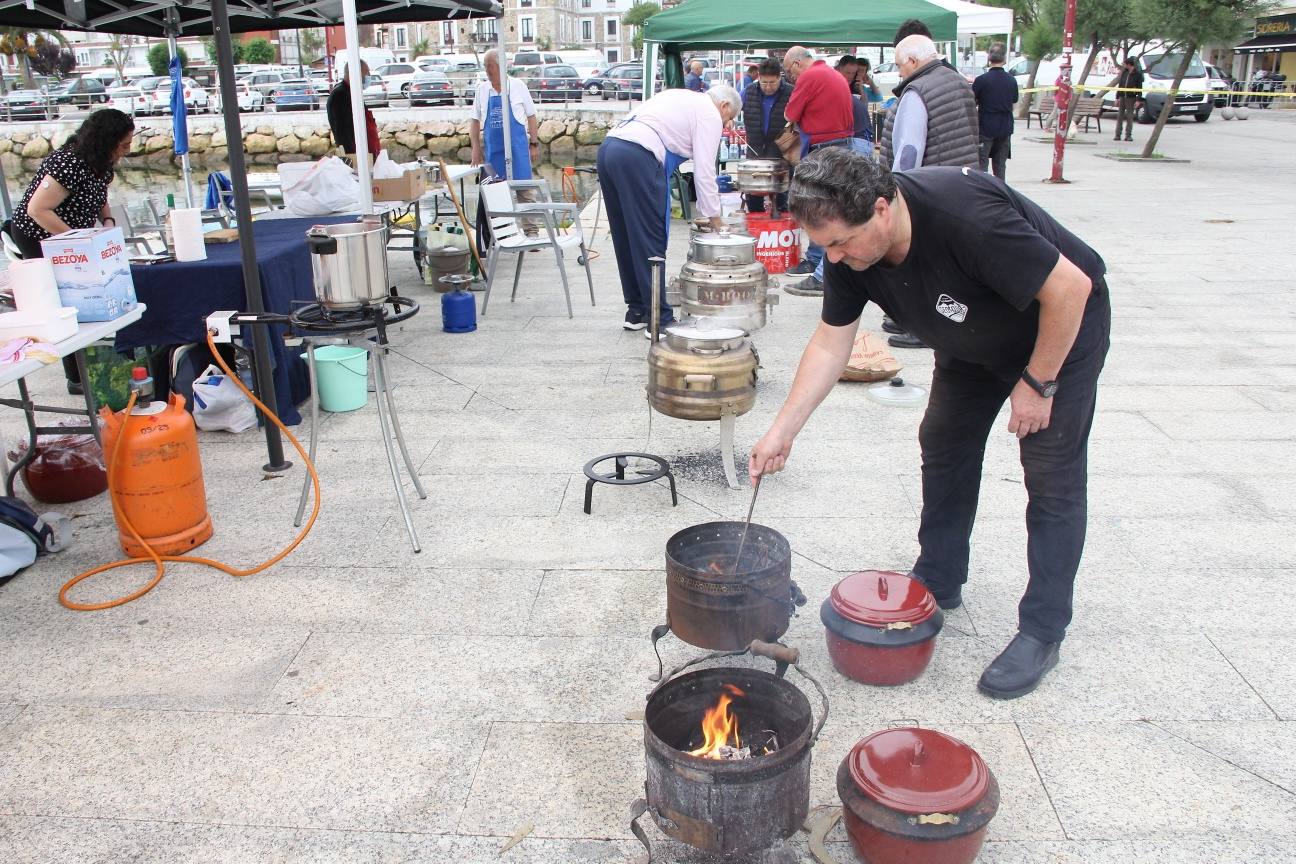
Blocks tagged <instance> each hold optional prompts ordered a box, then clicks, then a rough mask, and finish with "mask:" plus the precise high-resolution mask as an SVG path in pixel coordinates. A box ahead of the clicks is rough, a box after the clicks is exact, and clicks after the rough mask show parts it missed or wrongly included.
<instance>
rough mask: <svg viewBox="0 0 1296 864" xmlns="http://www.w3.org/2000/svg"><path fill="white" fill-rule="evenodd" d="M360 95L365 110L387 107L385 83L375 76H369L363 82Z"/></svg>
mask: <svg viewBox="0 0 1296 864" xmlns="http://www.w3.org/2000/svg"><path fill="white" fill-rule="evenodd" d="M362 95H363V96H364V104H365V107H366V108H377V107H383V108H385V107H387V82H385V81H383V79H381V78H379V77H378V76H377V75H369V76H368V77H367V78H365V80H364V90H363V91H362Z"/></svg>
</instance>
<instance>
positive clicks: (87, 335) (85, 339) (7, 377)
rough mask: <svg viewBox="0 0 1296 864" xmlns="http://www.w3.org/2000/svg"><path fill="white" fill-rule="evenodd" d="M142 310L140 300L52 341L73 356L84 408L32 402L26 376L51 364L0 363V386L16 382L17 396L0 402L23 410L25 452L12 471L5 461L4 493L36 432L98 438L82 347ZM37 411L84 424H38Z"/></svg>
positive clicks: (27, 458) (27, 457)
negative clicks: (78, 418)
mask: <svg viewBox="0 0 1296 864" xmlns="http://www.w3.org/2000/svg"><path fill="white" fill-rule="evenodd" d="M146 309H147V307H146V306H145V305H144V304H143V303H139V304H137V305H136V306H135V308H134V309H132V310H131V311H129V312H127V313H125V314H124V315H120V316H118V317H116V318H114V319H113V320H111V321H93V322H87V323H85V324H81V325H79V326H78V327H77V332H76V333H75V334H74V335H72V336H69V337H68V338H66V339H64V340H63V341H62V342H55V343H53V347H54V350H55V351H56V352H57V353H58V356H59V357H60V358H62V357H67V356H69V355H72V356H73V357H75V358H76V365H77V371H78V372H79V373H80V375H81V387H82V390H83V391H84V393H85V407H84V408H63V407H58V406H49V405H37V404H35V403H34V402H32V400H31V394H30V393H28V391H27V376H28V375H31V374H32V373H34V372H37V371H39V370H41V369H44V368H46V367H47V366H49V365H52V364H48V363H42V362H41V361H40V360H36V359H33V358H28V359H26V360H23V361H22V362H21V363H10V364H7V365H4V366H0V387H3V386H6V385H8V384H12V383H14V382H17V383H18V397H19V398H17V399H8V398H4V399H0V405H4V406H7V407H9V408H18V409H20V410H21V411H22V412H23V418H24V419H25V420H26V422H27V452H26V453H25V454H23V458H22V459H20V460H19V461H18V463H17V464H16V465H14V466H13V468H12V470H8V469H7V460H6V470H5V494H6V495H13V494H14V477H15V476H17V474H18V472H19V471H20V470H21V469H22V468H23V467H24V466H25V465H27V463H29V462H31V460H33V459H35V458H36V436H37V435H65V434H67V433H69V432H89V433H90V434H92V435H94V437H95V440H96V441H98V440H99V424H98V422H96V420H95V417H96V415H97V414H98V413H99V404H98V402H96V401H95V397H94V389H93V388H92V387H91V386H90V379H89V375H88V374H87V371H86V362H85V349H86V348H87V347H89V346H90V345H92V344H94V343H95V342H98V341H99V340H100V339H107V338H108V337H109V336H112V335H114V334H115V333H116V332H117V331H118V330H120V329H122V328H123V327H126V326H128V325H130V324H134V323H135V322H136V321H138V320H140V318H141V317H142V316H143V315H144V312H145V310H146ZM38 413H40V414H71V415H73V416H83V417H85V418H86V421H87V423H86V425H85V426H40V425H38V424H37V422H36V415H37V414H38Z"/></svg>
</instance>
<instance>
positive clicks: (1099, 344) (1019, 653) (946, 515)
mask: <svg viewBox="0 0 1296 864" xmlns="http://www.w3.org/2000/svg"><path fill="white" fill-rule="evenodd" d="M791 204H792V212H793V214H794V215H795V216H796V217H797V219H798V220H799V221H800V222H801V225H802V226H803V227H804V228H805V230H806V231H807V232H808V233H809V234H810V236H811V238H812V239H813V240H814V242H816V243H819V244H822V245H823V247H824V250H825V255H826V256H827V260H828V261H829V262H830V264H829V265H828V266H827V267H826V268H825V273H824V275H825V279H824V285H825V290H824V305H823V313H822V317H821V321H820V323H819V326H818V328H817V329H816V330H815V333H814V335H813V336H812V337H811V339H810V344H809V345H808V346H807V347H806V350H805V353H804V354H803V355H802V358H801V363H800V366H799V367H798V368H797V374H796V380H795V381H794V382H793V385H792V391H791V393H790V394H789V395H788V398H787V401H786V402H785V403H784V405H783V408H782V409H781V410H780V411H779V414H778V417H777V418H776V419H775V421H774V423H773V425H772V426H771V427H770V430H769V431H768V432H767V433H766V434H765V436H764V437H763V438H761V440H760V441H758V442H757V443H756V446H755V447H754V448H753V449H752V453H751V459H750V463H749V466H748V471H749V472H750V474H751V476H752V478H753V481H754V480H755V479H756V478H758V477H759V476H760V475H761V474H764V473H770V472H773V471H779V470H781V469H782V468H783V466H784V463H785V462H786V460H787V458H788V454H789V453H790V451H791V449H792V442H793V439H794V438H795V437H796V435H797V433H798V432H800V430H801V428H802V427H803V426H804V425H805V423H806V421H807V420H808V419H809V417H810V414H811V413H812V412H813V411H814V409H815V408H816V407H817V406H818V405H819V403H820V402H821V401H822V400H823V399H824V397H825V396H827V395H828V392H829V391H830V390H831V389H832V387H833V385H834V384H835V383H836V381H837V378H838V376H839V375H840V373H841V370H842V369H843V367H844V366H845V365H846V361H847V359H848V358H849V357H850V353H851V346H852V344H853V342H854V339H855V333H856V329H857V328H858V325H859V317H860V313H861V311H862V310H863V309H864V306H865V304H867V303H868V302H869V301H870V300H871V301H873V302H874V303H876V304H878V306H880V307H881V308H882V311H883V312H885V313H886V314H888V315H889V316H891V317H892V318H893V319H895V321H896V322H897V323H899V324H900V325H901V326H903V327H904V328H905V329H906V330H908V331H909V332H911V333H914V334H915V335H917V336H918V337H920V338H921V339H922V340H923V341H925V342H927V343H928V344H929V345H931V346H932V347H933V348H934V349H935V355H936V368H935V371H934V373H933V376H932V388H931V396H930V400H929V402H928V405H927V412H926V414H925V415H924V417H923V421H922V425H921V427H920V429H919V432H918V440H919V444H920V446H921V449H922V476H923V508H922V519H921V523H920V525H919V528H918V542H919V546H920V550H921V551H920V553H919V556H918V560H917V562H916V563H915V564H914V567H913V575H914V577H915V578H917V579H919V580H921V581H922V582H923V583H924V584H926V585H927V587H928V588H929V589H931V592H932V594H933V595H935V597H936V600H937V602H938V603H939V604H940V605H941V607H942V608H945V609H953V608H956V607H958V606H959V605H960V603H961V601H962V586H963V584H964V583H965V582H966V581H967V575H968V555H969V539H970V537H971V534H972V524H973V521H974V519H975V516H976V508H977V497H978V492H979V489H980V483H981V462H982V459H983V457H984V454H985V443H986V439H987V437H988V436H989V434H990V430H991V427H992V426H993V425H994V421H995V417H996V416H997V415H998V413H999V409H1000V408H1001V407H1002V405H1003V403H1004V401H1005V400H1009V401H1010V404H1011V408H1012V413H1011V417H1010V419H1009V421H1008V431H1009V432H1011V433H1013V434H1014V435H1016V436H1017V438H1018V439H1019V442H1020V448H1021V462H1022V469H1023V473H1024V479H1025V485H1026V490H1027V492H1028V494H1029V503H1028V504H1027V507H1026V530H1027V537H1028V543H1027V565H1028V569H1029V572H1030V580H1029V583H1028V585H1027V588H1026V593H1025V595H1024V596H1023V598H1022V601H1021V604H1020V606H1019V607H1018V613H1019V622H1018V629H1019V632H1018V634H1017V636H1016V637H1014V639H1013V640H1012V642H1011V643H1010V644H1009V645H1008V647H1007V648H1006V649H1004V651H1003V653H1001V654H1000V655H999V656H998V657H997V658H995V660H994V662H993V663H991V664H990V666H989V667H987V669H986V670H985V673H984V674H983V675H982V676H981V680H980V683H979V686H980V688H981V690H982V691H983V692H985V693H987V694H988V695H990V696H994V697H997V698H1004V699H1010V698H1015V697H1017V696H1021V695H1024V694H1026V693H1029V692H1030V691H1031V690H1033V689H1035V687H1036V685H1038V684H1039V681H1040V679H1041V678H1042V677H1043V676H1044V674H1045V673H1046V672H1047V671H1048V670H1049V669H1051V668H1052V667H1053V666H1054V665H1056V663H1057V660H1058V647H1059V644H1060V643H1061V641H1062V638H1063V636H1064V635H1065V632H1066V627H1067V625H1068V624H1069V623H1070V621H1071V600H1072V593H1073V589H1074V585H1075V575H1076V570H1077V568H1078V567H1079V565H1080V555H1081V552H1082V551H1083V549H1084V537H1085V523H1086V505H1087V499H1086V481H1087V474H1088V472H1087V462H1086V450H1087V446H1088V439H1089V429H1090V426H1091V425H1092V423H1093V415H1094V403H1095V396H1096V391H1097V383H1098V374H1099V372H1101V370H1102V366H1103V361H1104V359H1105V358H1106V355H1107V347H1108V343H1109V338H1108V337H1109V333H1110V330H1111V307H1110V305H1109V303H1108V298H1107V286H1106V283H1105V281H1104V279H1103V276H1104V273H1105V272H1106V266H1105V265H1104V263H1103V260H1102V258H1100V257H1099V256H1098V253H1096V252H1094V251H1093V250H1092V249H1090V248H1089V247H1088V246H1086V245H1085V244H1084V243H1083V242H1082V241H1081V240H1080V239H1079V238H1077V237H1076V236H1075V235H1073V234H1072V233H1070V232H1069V231H1067V230H1066V229H1065V228H1063V227H1062V226H1061V225H1059V224H1058V223H1057V222H1056V221H1055V220H1054V219H1053V218H1052V217H1051V216H1049V215H1048V214H1047V213H1045V212H1044V211H1043V210H1042V209H1041V208H1040V207H1039V206H1038V205H1036V204H1034V203H1033V202H1031V201H1029V200H1027V199H1026V198H1023V197H1022V196H1021V195H1019V194H1017V193H1016V192H1014V191H1013V190H1012V189H1010V188H1008V187H1007V186H1005V185H1004V184H1003V183H1000V182H999V181H997V180H995V179H993V178H991V177H990V176H988V175H986V174H984V173H981V172H979V171H974V170H970V169H967V168H953V167H933V168H918V169H914V170H912V171H906V172H904V173H901V174H895V175H892V174H891V172H890V171H889V170H888V169H887V167H886V166H882V165H878V164H877V163H875V162H874V161H873V160H871V159H868V158H866V157H863V156H857V155H855V154H852V153H849V152H848V151H845V150H839V149H825V150H823V151H821V152H818V153H815V154H812V155H811V157H810V158H809V159H807V160H804V161H802V163H801V164H800V165H799V166H797V172H796V176H795V177H794V178H793V182H792V189H791Z"/></svg>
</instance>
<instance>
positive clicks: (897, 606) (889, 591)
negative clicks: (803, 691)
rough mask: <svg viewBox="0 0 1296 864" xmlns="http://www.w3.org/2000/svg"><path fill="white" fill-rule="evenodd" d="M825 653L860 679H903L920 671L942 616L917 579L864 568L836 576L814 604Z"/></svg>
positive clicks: (885, 682) (890, 681)
mask: <svg viewBox="0 0 1296 864" xmlns="http://www.w3.org/2000/svg"><path fill="white" fill-rule="evenodd" d="M819 619H820V620H821V621H823V625H824V628H825V629H826V631H827V639H828V656H829V657H830V658H831V659H832V663H833V666H835V667H836V668H837V671H838V672H840V673H842V674H843V675H845V676H846V677H847V678H851V679H854V680H855V681H859V682H860V683H862V684H877V685H895V684H905V683H908V682H910V681H912V680H914V679H915V678H917V677H918V676H919V675H921V674H922V673H923V670H925V669H926V668H927V664H928V663H929V662H930V661H931V658H932V652H933V651H934V650H935V649H936V634H938V633H940V631H941V627H943V626H944V624H945V616H944V615H943V614H942V613H941V610H940V607H939V606H937V605H936V598H934V597H933V596H932V595H931V592H930V591H928V590H927V588H926V586H924V585H923V584H922V583H921V582H919V581H918V580H917V579H913V578H910V577H909V576H906V575H905V574H903V573H895V572H892V571H889V570H864V571H862V572H860V573H852V574H851V575H850V576H847V577H846V578H845V579H842V580H841V581H840V582H838V583H837V584H836V585H835V586H834V587H833V589H832V593H831V594H829V596H828V599H826V600H825V601H824V603H823V606H822V607H820V609H819Z"/></svg>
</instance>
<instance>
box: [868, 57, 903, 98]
mask: <svg viewBox="0 0 1296 864" xmlns="http://www.w3.org/2000/svg"><path fill="white" fill-rule="evenodd" d="M872 75H873V83H874V84H877V85H878V89H879V90H881V91H882V98H883V99H890V98H891V97H892V95H894V94H893V93H892V91H893V90H895V88H897V87H899V86H900V67H899V66H897V65H896V64H894V63H879V64H878V65H876V66H874V67H873V71H872Z"/></svg>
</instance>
